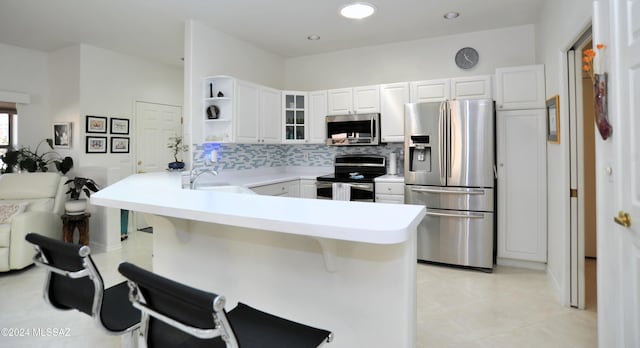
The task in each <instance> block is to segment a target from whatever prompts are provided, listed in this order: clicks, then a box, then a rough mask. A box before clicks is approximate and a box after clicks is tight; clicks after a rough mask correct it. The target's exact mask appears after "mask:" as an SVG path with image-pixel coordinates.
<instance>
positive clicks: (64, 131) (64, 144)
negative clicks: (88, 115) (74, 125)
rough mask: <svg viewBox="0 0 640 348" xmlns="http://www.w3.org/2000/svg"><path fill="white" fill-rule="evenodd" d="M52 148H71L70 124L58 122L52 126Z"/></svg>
mask: <svg viewBox="0 0 640 348" xmlns="http://www.w3.org/2000/svg"><path fill="white" fill-rule="evenodd" d="M53 147H54V148H62V149H70V148H71V122H60V123H54V124H53Z"/></svg>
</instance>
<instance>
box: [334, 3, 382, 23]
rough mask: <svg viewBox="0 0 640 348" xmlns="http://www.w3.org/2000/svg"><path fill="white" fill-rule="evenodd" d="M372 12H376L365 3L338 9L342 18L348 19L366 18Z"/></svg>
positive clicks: (371, 6)
mask: <svg viewBox="0 0 640 348" xmlns="http://www.w3.org/2000/svg"><path fill="white" fill-rule="evenodd" d="M374 12H376V8H375V7H374V6H373V5H371V4H368V3H366V2H354V3H353V4H349V5H345V6H343V7H342V8H341V9H340V14H341V15H342V16H343V17H346V18H350V19H363V18H367V17H369V16H371V15H372V14H373V13H374Z"/></svg>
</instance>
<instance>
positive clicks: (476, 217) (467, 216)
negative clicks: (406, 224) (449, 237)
mask: <svg viewBox="0 0 640 348" xmlns="http://www.w3.org/2000/svg"><path fill="white" fill-rule="evenodd" d="M427 215H431V216H439V217H452V218H463V219H483V218H484V215H482V214H451V213H436V212H433V211H428V210H427Z"/></svg>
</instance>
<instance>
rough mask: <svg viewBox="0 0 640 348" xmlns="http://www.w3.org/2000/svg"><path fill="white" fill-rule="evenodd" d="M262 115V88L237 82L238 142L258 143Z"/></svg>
mask: <svg viewBox="0 0 640 348" xmlns="http://www.w3.org/2000/svg"><path fill="white" fill-rule="evenodd" d="M259 113H260V86H258V85H255V84H253V83H249V82H245V81H241V80H237V81H236V127H235V128H236V142H238V143H257V142H258V136H259V134H260V133H259V132H258V128H259V125H260V124H259V120H258V115H259Z"/></svg>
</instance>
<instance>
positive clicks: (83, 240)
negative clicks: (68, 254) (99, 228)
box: [60, 213, 91, 245]
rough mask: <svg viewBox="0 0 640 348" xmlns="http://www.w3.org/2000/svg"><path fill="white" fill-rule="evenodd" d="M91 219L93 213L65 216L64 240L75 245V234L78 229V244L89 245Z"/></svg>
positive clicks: (63, 220) (63, 219) (63, 224)
mask: <svg viewBox="0 0 640 348" xmlns="http://www.w3.org/2000/svg"><path fill="white" fill-rule="evenodd" d="M89 217H91V213H83V214H78V215H69V214H64V215H62V216H61V217H60V218H61V219H62V235H63V236H62V238H63V239H64V241H65V242H67V243H73V232H74V231H75V230H76V228H77V229H78V235H79V237H78V243H79V244H82V245H89Z"/></svg>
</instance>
